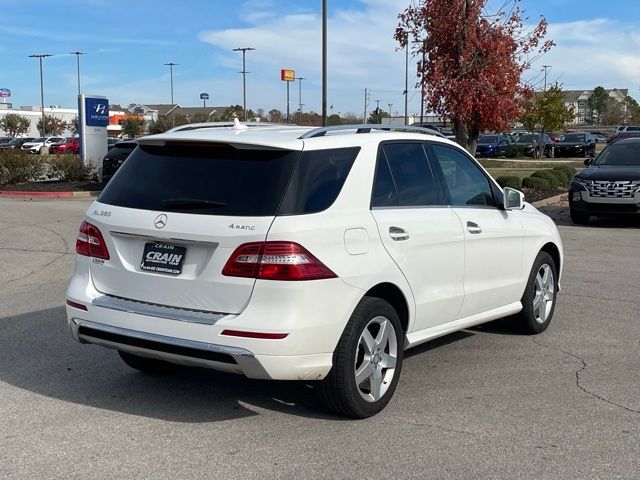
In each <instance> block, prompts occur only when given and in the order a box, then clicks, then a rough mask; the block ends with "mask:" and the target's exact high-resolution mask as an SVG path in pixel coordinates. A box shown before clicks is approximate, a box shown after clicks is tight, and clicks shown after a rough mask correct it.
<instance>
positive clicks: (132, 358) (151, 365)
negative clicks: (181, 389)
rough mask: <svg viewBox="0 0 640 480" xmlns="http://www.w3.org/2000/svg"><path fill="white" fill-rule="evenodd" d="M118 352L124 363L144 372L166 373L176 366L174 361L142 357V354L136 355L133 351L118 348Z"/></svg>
mask: <svg viewBox="0 0 640 480" xmlns="http://www.w3.org/2000/svg"><path fill="white" fill-rule="evenodd" d="M118 353H119V354H120V358H122V360H123V361H124V363H126V364H127V365H129V366H130V367H131V368H135V369H136V370H140V371H141V372H144V373H164V372H168V371H170V370H172V369H173V368H175V367H174V365H173V364H172V363H169V362H164V361H162V360H158V359H155V358H148V357H141V356H140V355H134V354H133V353H129V352H123V351H121V350H118Z"/></svg>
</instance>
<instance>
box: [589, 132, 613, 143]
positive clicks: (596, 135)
mask: <svg viewBox="0 0 640 480" xmlns="http://www.w3.org/2000/svg"><path fill="white" fill-rule="evenodd" d="M591 135H592V136H593V139H594V140H595V141H596V143H607V140H608V139H609V138H608V137H607V136H606V135H604V134H603V133H592V134H591Z"/></svg>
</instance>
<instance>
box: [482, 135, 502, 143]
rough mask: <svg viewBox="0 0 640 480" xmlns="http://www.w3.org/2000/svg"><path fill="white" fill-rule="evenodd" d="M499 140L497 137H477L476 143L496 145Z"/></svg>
mask: <svg viewBox="0 0 640 480" xmlns="http://www.w3.org/2000/svg"><path fill="white" fill-rule="evenodd" d="M498 140H501V138H500V137H498V135H480V136H479V137H478V143H498Z"/></svg>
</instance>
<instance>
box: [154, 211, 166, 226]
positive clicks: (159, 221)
mask: <svg viewBox="0 0 640 480" xmlns="http://www.w3.org/2000/svg"><path fill="white" fill-rule="evenodd" d="M153 224H154V225H155V226H156V228H164V227H165V226H166V225H167V216H166V215H165V214H164V213H161V214H160V215H158V216H157V217H156V220H155V222H153Z"/></svg>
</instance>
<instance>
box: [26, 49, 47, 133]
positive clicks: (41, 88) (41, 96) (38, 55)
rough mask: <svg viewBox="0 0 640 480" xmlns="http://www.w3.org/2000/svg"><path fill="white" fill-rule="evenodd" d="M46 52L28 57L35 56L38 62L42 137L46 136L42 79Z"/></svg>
mask: <svg viewBox="0 0 640 480" xmlns="http://www.w3.org/2000/svg"><path fill="white" fill-rule="evenodd" d="M50 56H51V55H49V54H48V53H37V54H36V53H34V54H33V55H29V58H37V59H38V60H39V62H40V112H41V113H42V137H43V138H44V137H46V125H45V120H44V79H43V75H42V59H43V58H47V57H50Z"/></svg>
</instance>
